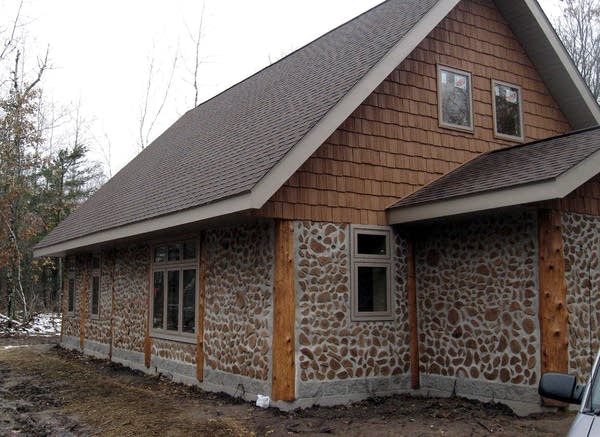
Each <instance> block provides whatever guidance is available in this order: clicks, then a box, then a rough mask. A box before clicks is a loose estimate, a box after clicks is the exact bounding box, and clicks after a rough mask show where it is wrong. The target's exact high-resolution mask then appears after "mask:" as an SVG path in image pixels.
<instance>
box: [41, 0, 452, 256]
mask: <svg viewBox="0 0 600 437" xmlns="http://www.w3.org/2000/svg"><path fill="white" fill-rule="evenodd" d="M459 1H460V0H441V1H439V2H438V3H437V4H436V5H435V6H434V7H433V8H431V9H430V10H429V11H428V12H427V13H426V14H425V15H424V17H423V18H422V19H421V20H420V21H419V22H418V23H417V24H416V25H415V26H414V27H413V28H412V29H411V30H409V31H408V32H407V33H406V35H405V36H404V37H403V38H402V39H401V40H400V41H399V42H398V43H396V44H395V45H394V46H393V47H392V49H391V50H390V51H389V52H388V53H387V54H386V55H385V56H384V57H383V58H381V60H380V61H379V62H378V63H377V64H375V66H374V67H373V68H372V69H371V70H370V71H369V72H368V73H367V74H366V75H365V76H363V78H362V79H361V80H360V81H358V82H357V83H356V85H355V86H354V87H353V88H352V89H351V90H350V92H348V93H347V94H346V95H345V96H344V97H343V98H342V99H340V101H339V102H338V103H337V104H336V105H335V106H334V107H333V108H332V109H331V110H330V111H329V112H328V113H327V114H326V115H325V116H324V117H323V118H322V119H321V120H320V121H319V122H318V123H317V124H316V125H315V126H313V128H312V129H311V130H310V131H309V132H308V134H306V135H305V136H304V137H303V138H302V139H301V140H300V141H299V142H298V143H297V144H296V145H295V146H294V147H293V148H292V149H291V150H290V151H289V152H288V153H287V154H286V155H285V156H284V157H283V159H281V161H279V162H278V163H277V165H275V166H274V167H273V168H272V169H271V170H270V171H269V172H268V173H267V174H266V175H265V176H264V177H263V178H262V179H261V180H260V181H259V182H258V183H257V184H256V185H255V186H254V187H253V188H252V190H251V192H250V193H245V194H243V195H238V196H235V197H231V198H228V199H225V200H221V201H217V202H215V203H212V204H210V205H205V206H201V207H198V208H193V209H189V210H186V211H182V212H176V213H173V214H169V215H166V216H163V217H158V218H154V219H150V220H145V221H143V222H138V223H132V224H128V225H125V226H121V227H118V228H114V229H109V230H106V231H102V232H97V233H94V234H91V235H87V236H84V237H80V238H75V239H72V240H69V241H65V242H62V243H59V244H53V245H49V246H46V247H36V248H35V249H34V256H36V257H40V256H64V254H65V253H66V252H68V251H70V250H75V249H78V248H82V247H87V246H92V245H96V244H101V243H107V242H109V241H113V240H118V239H121V238H126V237H131V236H134V235H140V234H144V233H147V232H153V231H157V230H161V229H168V228H171V227H174V226H181V225H185V224H190V223H195V222H199V221H202V220H207V219H210V218H215V217H220V216H223V215H226V214H232V213H237V212H242V211H245V210H250V209H260V208H261V207H262V206H263V205H264V204H265V203H266V202H267V201H268V200H269V199H270V198H271V197H272V196H273V195H274V194H275V193H276V192H277V190H279V189H280V188H281V187H282V185H283V184H284V183H285V182H286V181H287V180H288V179H289V178H290V177H291V176H292V175H293V174H294V173H295V172H296V171H297V170H298V169H299V168H300V166H302V164H304V162H306V160H307V159H308V158H310V156H311V155H312V154H313V153H315V152H316V151H317V149H318V148H319V147H320V146H321V145H322V144H323V143H324V142H325V141H326V140H327V138H329V136H331V134H333V133H334V132H335V130H336V129H337V128H338V127H339V126H340V125H341V124H342V123H343V122H344V120H346V118H348V117H349V116H350V115H351V114H352V112H353V111H354V110H355V109H356V108H357V107H358V106H359V105H360V104H361V103H362V102H363V101H364V100H365V99H366V98H367V97H369V95H370V94H371V93H372V92H373V91H374V90H375V88H377V86H379V84H381V82H383V81H384V79H385V78H386V77H387V76H389V75H390V74H391V73H392V72H393V71H394V69H395V68H396V67H397V66H398V65H399V64H400V63H401V62H402V61H403V60H404V59H405V58H406V57H407V56H408V55H409V54H410V53H411V52H412V51H413V50H414V49H415V48H416V47H417V46H418V45H419V44H420V43H421V41H423V39H425V37H426V36H427V35H428V34H429V32H431V30H433V29H434V28H435V26H437V25H438V23H439V22H440V21H442V20H443V19H444V17H446V15H448V13H450V11H451V10H452V9H453V8H454V7H455V6H456V4H458V3H459Z"/></svg>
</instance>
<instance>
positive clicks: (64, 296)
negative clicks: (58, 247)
mask: <svg viewBox="0 0 600 437" xmlns="http://www.w3.org/2000/svg"><path fill="white" fill-rule="evenodd" d="M67 260H68V258H67V256H65V259H64V261H63V262H62V263H60V265H61V266H62V268H61V269H60V274H61V275H62V279H61V280H60V281H61V284H62V288H61V295H60V320H61V322H60V342H61V343H62V342H63V335H64V332H65V320H66V314H67V310H68V308H67V305H68V304H69V303H68V302H69V280H68V279H67V280H66V281H65V266H66V265H68V264H67ZM65 284H66V286H65ZM65 290H66V291H65Z"/></svg>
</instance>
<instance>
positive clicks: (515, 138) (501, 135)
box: [494, 132, 525, 143]
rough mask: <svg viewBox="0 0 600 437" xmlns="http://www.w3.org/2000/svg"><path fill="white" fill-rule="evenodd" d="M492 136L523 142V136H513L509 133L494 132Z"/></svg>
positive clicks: (503, 139) (513, 141)
mask: <svg viewBox="0 0 600 437" xmlns="http://www.w3.org/2000/svg"><path fill="white" fill-rule="evenodd" d="M494 138H496V139H497V140H502V141H508V142H511V143H525V138H524V137H513V136H510V135H504V134H499V133H498V132H494Z"/></svg>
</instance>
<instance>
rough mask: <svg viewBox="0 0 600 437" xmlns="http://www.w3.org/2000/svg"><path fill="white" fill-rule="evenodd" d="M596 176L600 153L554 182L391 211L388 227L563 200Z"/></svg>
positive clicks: (591, 156) (389, 212)
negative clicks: (545, 201) (389, 225)
mask: <svg viewBox="0 0 600 437" xmlns="http://www.w3.org/2000/svg"><path fill="white" fill-rule="evenodd" d="M598 174H600V150H599V151H597V152H595V153H593V154H592V155H590V156H589V157H587V158H586V159H584V160H583V161H581V162H580V163H579V164H577V165H576V166H574V167H573V168H571V169H570V170H568V171H566V172H565V173H563V174H561V175H560V176H558V177H556V178H554V179H550V180H547V181H543V182H538V183H532V184H526V185H521V186H516V187H510V188H507V189H503V190H497V191H489V192H483V193H476V194H474V195H470V196H463V197H456V198H451V199H445V200H440V201H437V202H431V203H423V204H417V205H414V206H404V207H403V206H400V207H397V208H390V209H389V210H388V221H389V223H390V224H391V225H394V224H400V223H411V222H418V221H423V220H430V219H435V218H441V217H448V216H453V215H460V214H468V213H473V212H479V211H486V210H492V209H499V208H504V207H508V206H516V205H522V204H526V203H533V202H542V201H544V200H552V199H562V198H564V197H565V196H567V195H569V194H570V193H572V192H573V191H575V190H576V189H577V188H579V187H580V186H582V185H583V184H585V183H586V182H587V181H589V180H590V179H592V178H593V177H594V176H596V175H598Z"/></svg>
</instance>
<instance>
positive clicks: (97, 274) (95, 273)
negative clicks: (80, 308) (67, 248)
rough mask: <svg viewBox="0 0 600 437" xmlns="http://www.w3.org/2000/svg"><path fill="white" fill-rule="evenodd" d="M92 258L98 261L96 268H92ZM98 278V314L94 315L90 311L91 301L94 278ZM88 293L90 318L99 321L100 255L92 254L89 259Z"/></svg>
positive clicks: (100, 289) (100, 293) (100, 292)
mask: <svg viewBox="0 0 600 437" xmlns="http://www.w3.org/2000/svg"><path fill="white" fill-rule="evenodd" d="M94 258H97V259H98V268H97V269H95V268H94ZM95 277H97V278H98V312H97V313H94V312H93V311H92V308H93V306H92V301H93V295H94V278H95ZM89 287H90V292H89V313H90V318H92V319H99V318H100V300H101V299H100V297H101V295H102V255H101V254H100V253H93V254H92V257H91V259H90V284H89Z"/></svg>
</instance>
